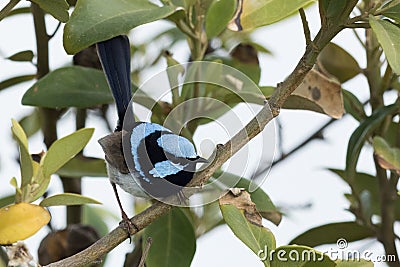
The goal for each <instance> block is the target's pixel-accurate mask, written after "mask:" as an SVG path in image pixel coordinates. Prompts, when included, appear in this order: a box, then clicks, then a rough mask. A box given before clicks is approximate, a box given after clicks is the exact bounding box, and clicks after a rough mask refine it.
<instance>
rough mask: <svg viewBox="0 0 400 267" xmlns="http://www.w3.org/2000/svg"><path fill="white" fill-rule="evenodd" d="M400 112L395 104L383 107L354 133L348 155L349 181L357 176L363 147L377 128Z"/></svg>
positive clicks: (348, 147) (347, 169) (347, 170)
mask: <svg viewBox="0 0 400 267" xmlns="http://www.w3.org/2000/svg"><path fill="white" fill-rule="evenodd" d="M398 110H399V107H398V106H396V105H395V104H392V105H389V106H384V107H381V108H380V109H378V110H376V112H375V113H373V114H372V115H371V116H370V117H368V118H367V119H366V120H364V121H363V122H362V123H361V124H360V125H359V126H358V127H357V129H356V130H355V131H354V132H353V134H352V135H351V137H350V140H349V144H348V146H347V154H346V172H347V175H348V177H349V179H352V177H353V176H354V174H355V171H356V165H357V162H358V157H359V155H360V152H361V149H362V147H363V146H364V142H365V140H366V139H367V138H368V137H369V136H370V135H371V133H372V132H373V131H374V130H375V129H376V128H377V127H379V125H380V123H381V122H382V121H383V120H384V119H385V118H386V116H388V115H392V114H395V113H396V112H398Z"/></svg>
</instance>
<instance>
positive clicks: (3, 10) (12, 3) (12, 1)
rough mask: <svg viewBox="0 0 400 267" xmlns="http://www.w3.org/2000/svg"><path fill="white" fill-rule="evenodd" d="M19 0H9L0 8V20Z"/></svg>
mask: <svg viewBox="0 0 400 267" xmlns="http://www.w3.org/2000/svg"><path fill="white" fill-rule="evenodd" d="M19 1H20V0H10V2H8V4H7V5H6V6H5V7H3V9H2V10H0V21H2V20H3V19H4V18H5V17H7V16H8V14H9V13H10V11H11V10H12V9H13V8H14V7H15V6H16V5H17V4H18V3H19Z"/></svg>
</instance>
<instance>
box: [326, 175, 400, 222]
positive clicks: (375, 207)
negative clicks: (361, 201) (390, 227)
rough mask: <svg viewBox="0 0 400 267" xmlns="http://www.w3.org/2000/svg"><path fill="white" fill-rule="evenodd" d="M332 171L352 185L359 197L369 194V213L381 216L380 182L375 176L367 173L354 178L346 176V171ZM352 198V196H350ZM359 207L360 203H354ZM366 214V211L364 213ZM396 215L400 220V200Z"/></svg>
mask: <svg viewBox="0 0 400 267" xmlns="http://www.w3.org/2000/svg"><path fill="white" fill-rule="evenodd" d="M330 171H332V172H334V173H335V174H337V175H338V176H339V177H340V178H342V179H343V180H344V181H345V182H346V183H348V184H349V185H351V187H352V190H354V194H356V195H357V196H359V195H361V194H362V193H363V192H365V191H367V192H369V198H370V199H369V201H370V208H369V211H367V212H369V213H372V214H376V215H380V213H381V210H380V209H381V207H380V196H379V191H378V190H379V189H378V186H377V185H378V180H377V178H376V177H375V176H372V175H370V174H367V173H362V172H356V173H355V174H354V176H353V178H352V180H350V179H349V177H348V176H347V174H346V171H344V170H337V169H330ZM350 197H351V196H350ZM354 204H355V205H356V206H358V203H354ZM363 212H364V211H363ZM395 214H396V219H397V220H400V198H397V199H396V200H395Z"/></svg>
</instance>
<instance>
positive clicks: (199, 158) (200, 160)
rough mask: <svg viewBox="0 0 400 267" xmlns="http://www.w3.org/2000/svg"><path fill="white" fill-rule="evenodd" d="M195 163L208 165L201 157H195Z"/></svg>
mask: <svg viewBox="0 0 400 267" xmlns="http://www.w3.org/2000/svg"><path fill="white" fill-rule="evenodd" d="M194 162H196V163H210V161H209V160H207V159H205V158H202V157H197V159H195V160H194Z"/></svg>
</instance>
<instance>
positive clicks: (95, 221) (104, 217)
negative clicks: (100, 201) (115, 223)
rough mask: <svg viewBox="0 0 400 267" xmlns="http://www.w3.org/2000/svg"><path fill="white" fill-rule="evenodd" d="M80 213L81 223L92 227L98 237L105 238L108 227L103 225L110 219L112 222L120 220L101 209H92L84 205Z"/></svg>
mask: <svg viewBox="0 0 400 267" xmlns="http://www.w3.org/2000/svg"><path fill="white" fill-rule="evenodd" d="M82 208H83V213H82V223H83V224H89V225H91V226H93V227H94V228H95V229H96V231H97V232H98V233H99V235H100V236H105V235H106V234H107V233H108V226H107V224H106V223H105V222H106V221H108V220H109V219H110V218H111V219H114V220H120V218H119V217H117V218H116V216H115V215H114V214H113V213H111V212H110V211H108V210H107V209H104V208H101V207H92V206H89V205H84V206H83V207H82Z"/></svg>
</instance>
